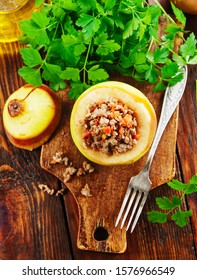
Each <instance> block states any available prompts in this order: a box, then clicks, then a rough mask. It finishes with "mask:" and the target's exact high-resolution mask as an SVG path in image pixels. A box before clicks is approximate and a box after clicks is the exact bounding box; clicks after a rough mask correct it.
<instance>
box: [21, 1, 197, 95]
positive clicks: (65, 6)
mask: <svg viewBox="0 0 197 280" xmlns="http://www.w3.org/2000/svg"><path fill="white" fill-rule="evenodd" d="M155 2H156V4H155V5H148V3H147V1H144V0H119V1H118V0H105V1H104V0H67V1H64V0H51V1H50V2H49V3H45V2H44V0H36V5H38V6H39V5H42V6H41V7H42V8H40V9H39V10H38V11H36V12H34V13H33V14H32V17H31V19H26V20H23V21H21V22H20V27H21V30H22V37H21V43H23V44H26V47H25V48H22V49H21V51H20V53H21V56H22V59H23V62H24V64H25V65H24V66H23V67H22V68H20V69H19V71H18V73H19V74H20V75H21V77H22V78H23V79H24V80H25V81H26V82H27V83H30V84H32V85H34V86H39V85H41V84H42V83H43V81H44V82H47V83H49V85H50V87H51V88H53V89H54V90H56V91H57V90H59V89H64V88H65V87H66V83H65V81H69V83H70V86H71V90H70V91H69V95H70V98H71V99H75V98H77V97H78V96H79V95H80V94H81V93H82V92H83V91H84V90H85V89H87V88H88V87H90V86H91V85H93V84H96V83H98V82H101V81H105V80H107V79H108V78H109V75H110V73H111V72H112V71H118V72H119V73H121V74H122V75H125V76H131V77H133V78H134V79H135V80H137V81H139V82H144V81H147V82H149V83H151V84H154V85H155V87H154V91H158V90H164V89H165V88H166V85H167V84H170V85H174V84H176V83H177V82H178V81H180V80H181V79H182V77H183V74H182V72H181V70H180V68H179V66H180V65H185V64H195V63H197V47H196V43H197V41H196V38H195V35H194V34H193V33H191V34H190V35H189V36H188V38H187V39H186V40H185V39H184V38H183V41H184V43H183V45H182V46H181V47H180V50H179V53H178V54H177V53H175V52H174V50H173V48H174V40H175V37H177V36H178V37H179V36H180V37H182V35H181V34H183V32H184V29H183V27H182V26H183V25H185V22H186V17H185V16H184V14H183V13H182V11H180V10H179V9H177V8H176V7H175V6H174V5H173V4H172V8H173V12H174V14H175V17H176V19H177V20H178V21H179V22H180V23H181V25H182V26H180V24H179V25H178V24H176V23H175V21H174V20H173V19H172V18H171V17H170V16H169V15H168V14H167V13H166V12H165V11H164V9H163V8H162V6H161V5H160V4H159V3H158V1H157V0H155ZM164 14H165V16H166V19H167V23H168V24H167V27H166V29H165V32H164V35H163V36H162V38H161V39H160V38H159V37H158V27H159V19H160V17H161V16H162V15H164ZM153 47H154V49H155V50H154V52H153V50H152V48H153Z"/></svg>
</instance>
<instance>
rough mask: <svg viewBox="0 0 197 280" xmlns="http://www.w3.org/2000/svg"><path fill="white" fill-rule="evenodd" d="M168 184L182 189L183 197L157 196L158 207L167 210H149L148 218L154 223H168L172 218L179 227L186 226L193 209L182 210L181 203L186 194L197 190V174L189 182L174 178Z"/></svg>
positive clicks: (175, 188) (176, 188)
mask: <svg viewBox="0 0 197 280" xmlns="http://www.w3.org/2000/svg"><path fill="white" fill-rule="evenodd" d="M168 186H170V187H171V188H172V189H174V190H177V191H182V192H183V193H182V195H181V197H178V196H176V195H174V196H173V197H172V199H171V200H170V199H169V198H168V197H166V196H164V197H158V198H156V203H157V205H158V207H159V208H160V209H161V210H164V211H165V212H161V211H151V212H148V213H147V217H148V220H149V221H150V222H152V223H166V222H167V220H168V219H171V220H173V221H174V222H175V224H176V225H178V226H179V227H184V226H186V225H187V224H188V217H190V216H191V215H192V211H191V210H188V211H183V210H181V205H182V203H183V199H184V198H185V196H186V195H189V194H192V193H196V192H197V174H196V175H194V176H193V177H192V178H191V179H190V181H189V183H188V184H185V183H182V182H180V181H179V180H172V181H171V182H169V183H168Z"/></svg>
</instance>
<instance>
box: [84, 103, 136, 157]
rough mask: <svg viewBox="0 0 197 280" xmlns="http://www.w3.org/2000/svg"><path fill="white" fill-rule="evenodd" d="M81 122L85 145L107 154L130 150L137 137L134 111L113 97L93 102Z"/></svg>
mask: <svg viewBox="0 0 197 280" xmlns="http://www.w3.org/2000/svg"><path fill="white" fill-rule="evenodd" d="M81 124H82V126H83V128H84V135H83V139H84V142H85V145H86V146H87V147H91V148H92V149H94V150H96V151H101V152H103V153H104V154H107V155H113V154H118V153H124V152H126V151H128V150H131V149H132V147H133V145H135V144H137V139H138V138H139V135H138V134H137V120H136V117H135V114H134V112H133V111H132V110H131V109H130V108H128V106H127V105H125V104H123V103H122V102H121V101H120V100H118V99H115V98H112V99H109V100H106V101H102V102H95V103H93V104H92V105H91V106H90V107H89V108H88V113H87V115H86V117H85V120H84V121H82V123H81Z"/></svg>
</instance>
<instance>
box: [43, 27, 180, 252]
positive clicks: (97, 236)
mask: <svg viewBox="0 0 197 280" xmlns="http://www.w3.org/2000/svg"><path fill="white" fill-rule="evenodd" d="M161 29H162V28H161ZM179 43H180V42H177V43H176V46H175V48H177V47H178V44H179ZM111 80H118V81H122V82H126V83H128V84H131V85H132V86H134V87H137V88H138V89H140V90H141V91H142V92H143V93H144V94H145V95H146V96H147V97H148V99H149V100H150V102H151V103H152V105H153V107H154V108H155V111H156V114H157V118H158V120H159V116H160V112H161V107H162V101H163V96H164V92H157V93H153V92H152V88H153V87H152V86H151V85H149V84H147V83H143V84H139V83H137V82H136V81H134V80H133V79H131V78H128V77H127V78H125V77H122V76H118V75H117V76H115V75H114V76H113V77H111ZM68 90H69V89H67V90H66V91H62V92H59V93H58V94H59V96H60V97H61V99H62V102H63V113H62V118H61V122H60V124H59V127H58V128H57V130H56V133H55V134H54V135H53V137H52V138H51V139H50V141H49V142H48V143H46V144H45V145H43V147H42V152H41V159H40V163H41V166H42V168H44V169H45V170H47V171H48V172H50V173H52V174H53V175H55V176H56V177H57V178H58V179H59V180H61V181H62V182H63V183H64V180H65V176H64V173H65V171H66V167H65V165H63V164H52V161H53V160H52V158H53V155H55V154H56V153H57V152H62V153H63V154H65V155H66V156H67V157H68V158H69V160H70V161H71V162H72V163H73V166H74V167H76V168H80V167H81V166H82V164H83V162H84V160H86V159H85V158H84V157H83V156H82V154H81V153H80V152H79V151H78V149H77V148H76V146H75V144H74V143H73V141H72V138H71V135H70V114H71V110H72V105H73V102H71V101H69V99H68ZM177 119H178V109H177V110H176V111H175V112H174V114H173V116H172V118H171V120H170V122H169V123H168V125H167V127H166V130H165V132H164V134H163V136H162V139H161V141H160V143H159V146H158V149H157V152H156V154H155V157H154V159H153V163H152V166H151V171H150V179H151V181H152V189H153V188H155V187H158V186H160V185H162V184H164V183H166V182H168V181H169V180H171V179H172V178H173V177H174V173H175V165H174V161H175V160H174V159H175V149H176V135H177ZM146 157H147V154H146V155H144V156H143V157H142V158H141V159H140V160H138V161H137V162H136V163H134V164H130V165H122V166H111V167H106V166H101V165H97V164H93V163H91V164H92V166H94V168H95V171H94V172H93V173H90V174H86V175H83V176H79V177H78V176H72V178H71V180H70V181H69V182H67V183H66V187H67V188H68V189H69V190H70V192H71V193H72V194H73V196H74V198H75V200H76V203H77V205H78V210H79V226H78V238H77V246H78V248H79V249H83V250H92V251H100V252H111V253H123V252H124V251H125V250H126V247H127V242H126V228H125V227H123V229H120V227H115V221H116V218H117V216H118V212H119V209H120V206H121V204H122V200H123V197H124V194H125V191H126V189H127V186H128V183H129V180H130V177H131V176H133V175H136V174H137V173H138V172H139V171H140V170H141V169H142V166H143V165H144V163H145V161H146ZM86 184H88V186H89V189H90V194H91V196H85V195H83V194H82V193H81V191H82V189H83V188H84V186H85V185H86Z"/></svg>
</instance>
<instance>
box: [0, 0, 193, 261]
mask: <svg viewBox="0 0 197 280" xmlns="http://www.w3.org/2000/svg"><path fill="white" fill-rule="evenodd" d="M161 2H162V3H163V4H164V5H165V7H166V8H167V7H168V2H167V1H161ZM186 29H187V30H190V31H193V32H195V34H196V35H197V16H194V15H193V16H191V15H187V27H186ZM18 50H19V45H18V43H17V42H15V43H8V44H2V43H1V44H0V110H1V111H0V259H1V260H4V259H20V260H23V259H37V260H38V259H48V260H62V259H79V260H80V259H112V260H113V259H114V260H115V259H143V260H147V259H159V260H162V259H172V260H173V259H174V260H179V259H188V260H194V259H196V258H197V252H196V248H197V194H191V195H188V196H187V197H186V199H185V201H184V208H185V209H191V210H192V212H193V215H192V217H191V219H190V222H189V224H188V225H187V226H186V227H184V228H182V229H181V228H179V227H177V226H175V224H174V223H173V222H171V221H169V222H168V223H167V224H163V225H162V224H152V223H149V222H148V221H147V217H146V212H147V211H150V210H152V209H153V207H154V208H155V207H156V205H155V197H158V196H164V195H165V196H168V197H171V196H172V195H173V194H175V193H174V191H172V190H171V189H170V188H169V187H168V186H167V185H163V186H160V187H158V188H156V189H154V190H152V191H151V192H150V195H149V197H148V200H147V203H146V205H145V208H144V211H143V213H142V215H141V217H140V220H139V222H138V225H137V226H136V229H135V231H134V233H133V234H132V235H130V234H128V235H127V242H128V244H127V250H126V252H125V253H124V254H108V253H97V252H90V251H82V250H79V249H78V248H77V246H76V240H77V229H78V209H77V205H76V202H75V200H74V198H73V197H72V195H71V193H70V192H69V191H68V190H66V192H65V194H64V196H58V197H55V196H49V195H47V194H46V193H44V192H42V191H40V189H39V188H38V184H39V183H45V184H48V185H50V186H51V187H53V188H55V189H59V188H61V183H60V182H59V181H58V180H57V179H56V178H54V177H53V176H52V175H50V174H49V173H47V172H46V171H44V170H43V169H42V168H41V167H40V149H37V150H34V151H33V152H28V151H25V150H21V149H17V148H15V147H14V146H12V145H11V144H10V143H9V141H8V140H7V138H6V136H5V133H4V129H3V125H2V109H3V106H4V102H5V100H6V99H7V98H8V96H9V95H10V94H11V93H12V92H13V91H15V90H16V89H18V88H19V87H20V86H22V85H23V84H24V81H22V79H21V78H20V77H19V76H18V75H17V70H18V69H19V68H20V67H21V65H22V60H21V57H20V55H19V53H18ZM196 80H197V65H195V66H190V67H189V77H188V82H187V87H186V90H185V94H184V96H183V98H182V100H181V103H180V106H179V124H178V137H177V150H176V177H177V178H179V179H181V180H182V181H183V182H188V180H189V179H190V178H191V176H192V175H194V174H195V173H196V171H197V168H196V167H197V166H196V163H197V158H196V154H197V153H196V152H197V141H196V135H197V131H196V124H197V122H196V117H197V114H196ZM166 160H167V159H166Z"/></svg>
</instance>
